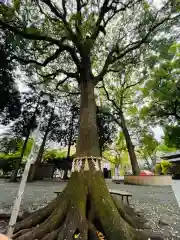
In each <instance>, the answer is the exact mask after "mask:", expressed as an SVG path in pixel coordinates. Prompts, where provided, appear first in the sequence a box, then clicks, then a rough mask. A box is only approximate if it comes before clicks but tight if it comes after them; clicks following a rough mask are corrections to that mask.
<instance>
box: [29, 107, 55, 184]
mask: <svg viewBox="0 0 180 240" xmlns="http://www.w3.org/2000/svg"><path fill="white" fill-rule="evenodd" d="M53 114H54V109H53V111H52V112H51V115H50V118H49V121H48V124H47V128H46V131H45V134H44V137H43V140H42V143H41V146H40V148H39V152H38V155H37V158H36V161H35V162H34V164H32V165H31V171H30V174H29V176H28V181H29V182H31V181H34V180H35V177H36V172H37V170H38V168H39V166H40V164H41V160H42V156H43V153H44V147H45V145H46V140H47V136H48V133H49V131H50V127H51V123H52V120H53Z"/></svg>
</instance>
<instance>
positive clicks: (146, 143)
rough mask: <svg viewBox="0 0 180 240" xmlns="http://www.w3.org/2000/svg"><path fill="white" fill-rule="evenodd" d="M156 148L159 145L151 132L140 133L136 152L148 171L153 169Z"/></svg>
mask: <svg viewBox="0 0 180 240" xmlns="http://www.w3.org/2000/svg"><path fill="white" fill-rule="evenodd" d="M158 146H159V143H158V141H157V140H156V139H155V138H154V134H153V133H152V131H142V132H141V134H140V138H139V143H138V146H137V148H136V151H137V153H138V154H139V155H140V158H141V159H142V160H144V161H145V163H146V165H147V167H148V169H149V170H150V171H151V170H152V169H153V168H154V166H155V163H156V158H157V152H158Z"/></svg>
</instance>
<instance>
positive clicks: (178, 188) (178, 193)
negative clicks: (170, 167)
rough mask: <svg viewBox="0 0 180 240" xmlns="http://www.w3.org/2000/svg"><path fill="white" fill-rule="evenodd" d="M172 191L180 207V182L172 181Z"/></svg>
mask: <svg viewBox="0 0 180 240" xmlns="http://www.w3.org/2000/svg"><path fill="white" fill-rule="evenodd" d="M172 189H173V191H174V195H175V197H176V200H177V202H178V205H179V207H180V180H173V181H172Z"/></svg>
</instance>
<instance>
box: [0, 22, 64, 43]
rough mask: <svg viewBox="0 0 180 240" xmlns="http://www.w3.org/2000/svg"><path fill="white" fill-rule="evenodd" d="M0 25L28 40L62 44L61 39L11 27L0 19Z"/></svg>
mask: <svg viewBox="0 0 180 240" xmlns="http://www.w3.org/2000/svg"><path fill="white" fill-rule="evenodd" d="M0 26H1V27H2V29H8V30H9V31H11V32H13V33H15V34H17V35H20V36H22V37H23V38H26V39H29V40H39V41H46V42H50V43H53V44H56V45H58V46H62V41H61V40H57V39H54V38H52V37H48V36H44V35H41V34H34V33H28V32H26V31H22V30H20V29H18V28H16V27H13V26H11V25H9V24H8V23H5V22H4V21H2V20H1V19H0ZM25 30H27V29H25Z"/></svg>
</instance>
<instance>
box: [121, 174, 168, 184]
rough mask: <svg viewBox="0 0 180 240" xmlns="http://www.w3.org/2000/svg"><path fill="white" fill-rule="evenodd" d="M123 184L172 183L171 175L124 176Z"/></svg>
mask: <svg viewBox="0 0 180 240" xmlns="http://www.w3.org/2000/svg"><path fill="white" fill-rule="evenodd" d="M124 184H132V185H149V186H150V185H159V186H162V185H172V177H171V176H124Z"/></svg>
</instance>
